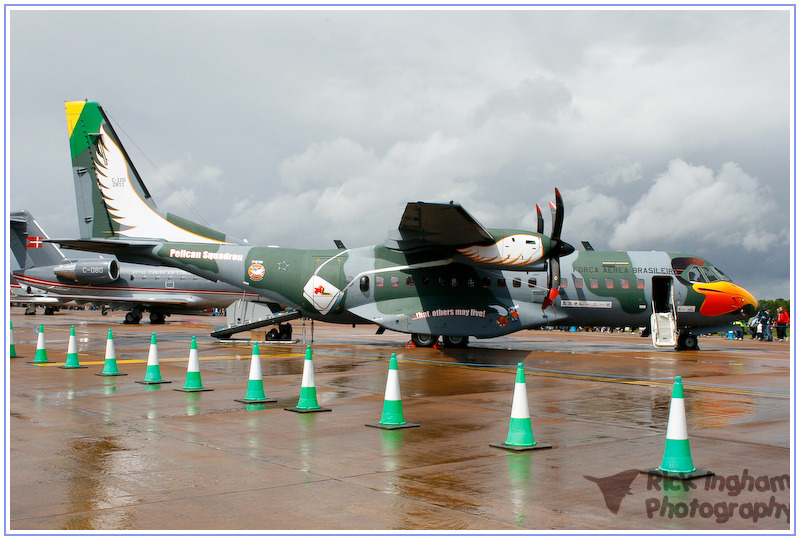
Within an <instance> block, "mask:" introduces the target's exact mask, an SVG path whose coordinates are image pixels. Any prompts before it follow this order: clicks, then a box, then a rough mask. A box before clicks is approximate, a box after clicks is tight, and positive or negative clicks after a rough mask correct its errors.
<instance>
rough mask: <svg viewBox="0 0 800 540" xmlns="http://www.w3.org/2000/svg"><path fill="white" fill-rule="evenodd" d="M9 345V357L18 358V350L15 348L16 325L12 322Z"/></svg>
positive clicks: (9, 323)
mask: <svg viewBox="0 0 800 540" xmlns="http://www.w3.org/2000/svg"><path fill="white" fill-rule="evenodd" d="M8 344H9V351H8V357H9V358H18V356H17V349H16V347H15V346H14V323H13V322H11V321H8Z"/></svg>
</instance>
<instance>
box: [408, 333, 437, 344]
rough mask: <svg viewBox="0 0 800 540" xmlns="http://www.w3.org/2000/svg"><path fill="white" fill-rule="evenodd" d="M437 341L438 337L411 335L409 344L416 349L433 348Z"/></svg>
mask: <svg viewBox="0 0 800 540" xmlns="http://www.w3.org/2000/svg"><path fill="white" fill-rule="evenodd" d="M437 341H439V336H433V335H431V334H411V342H412V343H414V345H416V346H417V347H433V346H434V345H436V342H437Z"/></svg>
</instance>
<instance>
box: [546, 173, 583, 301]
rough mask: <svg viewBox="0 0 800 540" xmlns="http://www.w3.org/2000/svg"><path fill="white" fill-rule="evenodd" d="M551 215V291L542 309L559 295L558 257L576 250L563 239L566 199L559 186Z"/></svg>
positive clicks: (551, 204) (549, 276)
mask: <svg viewBox="0 0 800 540" xmlns="http://www.w3.org/2000/svg"><path fill="white" fill-rule="evenodd" d="M550 215H551V216H552V218H553V231H552V233H551V234H550V271H549V274H548V280H547V281H548V285H549V287H550V291H549V292H548V294H547V296H546V297H545V299H544V300H543V301H542V311H544V310H545V309H547V306H549V305H550V304H552V303H553V301H554V300H555V299H556V297H557V296H558V289H559V286H560V285H561V263H560V262H559V260H558V258H559V257H561V256H562V255H569V254H570V253H572V252H573V251H575V248H574V247H572V246H571V245H569V244H567V243H566V242H562V241H561V228H562V226H563V225H564V201H563V200H562V199H561V193H559V191H558V188H556V202H555V204H553V203H550ZM553 309H555V307H553Z"/></svg>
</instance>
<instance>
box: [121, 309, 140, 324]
mask: <svg viewBox="0 0 800 540" xmlns="http://www.w3.org/2000/svg"><path fill="white" fill-rule="evenodd" d="M141 320H142V312H141V311H139V310H137V309H132V310H130V311H129V312H128V313H126V314H125V324H139V321H141Z"/></svg>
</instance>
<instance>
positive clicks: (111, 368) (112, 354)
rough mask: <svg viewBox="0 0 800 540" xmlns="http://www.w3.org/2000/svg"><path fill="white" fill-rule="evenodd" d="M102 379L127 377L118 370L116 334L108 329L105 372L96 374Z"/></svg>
mask: <svg viewBox="0 0 800 540" xmlns="http://www.w3.org/2000/svg"><path fill="white" fill-rule="evenodd" d="M95 375H99V376H101V377H120V376H122V375H127V373H120V372H119V369H118V368H117V350H116V348H115V347H114V334H113V333H112V332H111V328H109V329H108V336H107V337H106V360H105V363H104V364H103V371H102V372H101V373H95Z"/></svg>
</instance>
